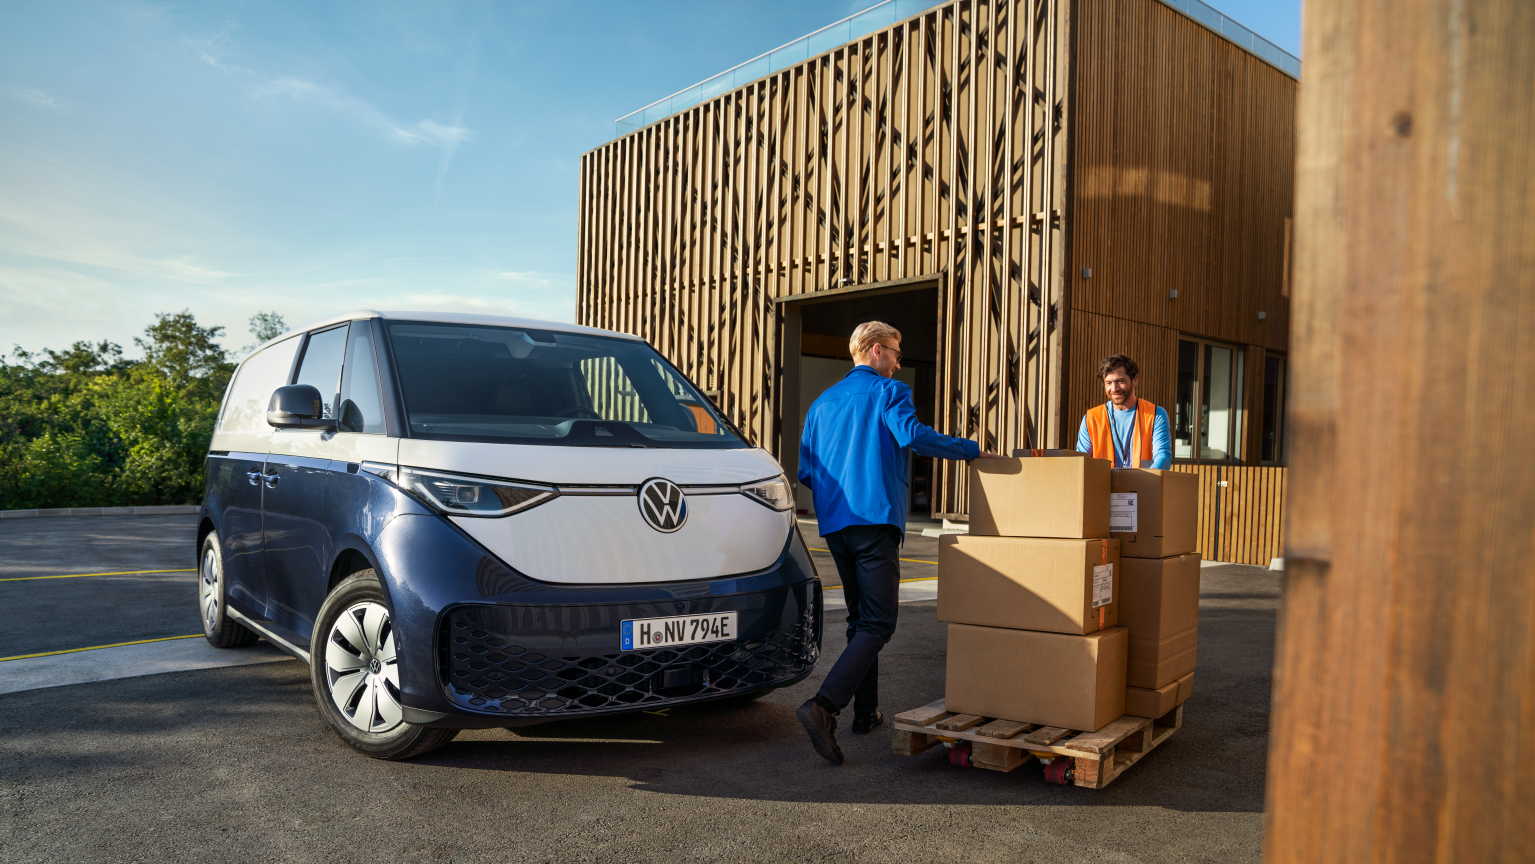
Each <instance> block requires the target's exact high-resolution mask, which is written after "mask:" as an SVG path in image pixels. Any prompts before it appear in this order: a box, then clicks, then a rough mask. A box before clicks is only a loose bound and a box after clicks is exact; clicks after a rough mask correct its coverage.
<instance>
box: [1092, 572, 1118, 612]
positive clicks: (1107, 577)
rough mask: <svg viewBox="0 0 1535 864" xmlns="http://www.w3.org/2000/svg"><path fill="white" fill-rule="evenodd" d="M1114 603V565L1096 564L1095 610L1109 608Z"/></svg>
mask: <svg viewBox="0 0 1535 864" xmlns="http://www.w3.org/2000/svg"><path fill="white" fill-rule="evenodd" d="M1113 602H1114V565H1113V564H1096V565H1094V566H1093V608H1094V609H1097V608H1098V607H1099V606H1107V605H1109V604H1110V603H1113Z"/></svg>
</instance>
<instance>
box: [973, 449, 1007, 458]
mask: <svg viewBox="0 0 1535 864" xmlns="http://www.w3.org/2000/svg"><path fill="white" fill-rule="evenodd" d="M975 458H977V459H1006V458H1007V457H1006V456H1003V455H1002V454H1001V453H992V452H989V451H987V450H982V451H981V454H980V455H979V456H977V457H975Z"/></svg>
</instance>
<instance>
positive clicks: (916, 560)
mask: <svg viewBox="0 0 1535 864" xmlns="http://www.w3.org/2000/svg"><path fill="white" fill-rule="evenodd" d="M805 548H806V549H809V550H810V551H811V552H825V553H826V554H827V555H830V554H831V550H830V549H817V548H815V547H814V546H806V547H805ZM895 560H897V561H909V562H911V563H912V564H937V563H938V562H937V561H928V560H925V559H922V558H897V559H895Z"/></svg>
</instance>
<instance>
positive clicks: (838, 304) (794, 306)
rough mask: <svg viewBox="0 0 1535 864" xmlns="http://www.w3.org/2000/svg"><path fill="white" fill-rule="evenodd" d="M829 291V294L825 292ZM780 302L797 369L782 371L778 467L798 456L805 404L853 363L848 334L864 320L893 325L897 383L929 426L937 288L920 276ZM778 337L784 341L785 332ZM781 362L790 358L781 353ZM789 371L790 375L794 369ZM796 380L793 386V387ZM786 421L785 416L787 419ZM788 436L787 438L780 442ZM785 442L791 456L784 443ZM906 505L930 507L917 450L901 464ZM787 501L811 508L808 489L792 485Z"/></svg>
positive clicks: (807, 511) (925, 513) (916, 512)
mask: <svg viewBox="0 0 1535 864" xmlns="http://www.w3.org/2000/svg"><path fill="white" fill-rule="evenodd" d="M828 293H830V292H828ZM795 300H797V301H798V302H792V303H789V304H786V305H787V307H788V308H786V310H785V311H786V313H787V314H786V315H785V326H786V327H787V328H789V329H790V330H791V331H792V330H794V329H796V328H797V330H798V335H799V339H798V341H799V354H798V358H797V359H798V368H797V369H796V370H791V369H788V368H786V369H785V376H784V377H785V380H784V386H785V389H786V391H787V390H791V389H792V390H793V391H794V392H792V393H791V392H785V394H784V399H783V420H784V425H783V429H784V433H785V439H786V440H785V442H784V443H785V445H786V446H785V450H784V456H785V459H784V466H785V467H786V468H789V467H790V463H791V461H792V462H794V463H796V464H797V462H798V453H799V436H800V433H801V432H802V431H803V429H804V428H805V417H806V414H807V413H808V412H809V410H810V405H811V403H812V402H814V401H815V400H816V397H817V396H820V395H821V393H822V392H824V391H825V390H826V389H827V388H828V387H830V386H832V385H833V384H836V383H837V382H838V381H841V380H842V379H843V377H844V376H846V375H847V373H848V372H850V371H852V369H853V355H852V353H851V352H850V351H849V350H848V339H849V337H851V336H852V335H853V330H854V329H855V328H856V327H857V326H858V325H859V324H862V323H864V322H865V321H883V322H885V323H886V324H889V325H890V326H892V327H894V328H895V329H897V330H899V331H901V368H900V370H899V371H897V372H896V373H895V378H896V380H898V381H902V382H904V383H905V384H906V385H907V386H909V387H911V390H912V402H913V403H914V404H915V405H916V409H917V419H919V420H921V421H922V422H923V423H926V424H928V425H929V426H931V425H933V421H934V419H935V413H936V408H937V404H938V392H937V373H938V322H939V310H938V286H937V285H936V284H935V283H933V282H931V281H926V282H925V283H923V284H919V285H915V286H911V287H904V286H901V287H882V286H873V287H871V288H869V289H866V290H853V291H850V292H847V293H843V292H835V294H834V296H830V297H825V298H824V299H823V298H821V297H817V296H814V295H811V296H809V297H805V298H804V299H803V300H800V299H799V298H795ZM786 336H788V337H790V338H789V339H787V340H786V341H788V342H789V344H792V341H793V340H792V336H793V333H787V334H786ZM785 360H786V364H785V365H786V367H787V366H788V364H789V363H793V362H794V358H791V357H786V358H785ZM796 373H797V374H796ZM796 379H797V386H795V385H794V382H795V380H796ZM791 417H792V418H793V422H792V423H791V422H790V418H791ZM791 435H792V438H793V440H792V442H791V441H790V440H788V439H789V438H790V437H791ZM791 443H792V444H793V450H792V455H791V451H790V450H789V447H788V446H787V445H789V444H791ZM908 480H909V482H910V486H909V487H908V490H909V491H908V495H907V509H908V512H909V515H911V516H916V517H921V518H926V517H929V516H931V514H932V508H933V460H932V459H930V458H928V457H925V456H916V455H915V454H914V455H913V456H912V458H911V464H910V467H909V468H908ZM796 489H797V491H796V500H795V506H796V508H797V509H799V510H800V512H801V513H802V514H804V515H813V514H814V504H813V503H812V502H811V496H810V492H809V490H806V489H798V487H797V486H796Z"/></svg>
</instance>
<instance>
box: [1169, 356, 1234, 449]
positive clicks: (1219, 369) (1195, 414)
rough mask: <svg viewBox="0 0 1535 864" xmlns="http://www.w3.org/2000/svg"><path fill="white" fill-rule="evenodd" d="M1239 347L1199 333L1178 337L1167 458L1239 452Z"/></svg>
mask: <svg viewBox="0 0 1535 864" xmlns="http://www.w3.org/2000/svg"><path fill="white" fill-rule="evenodd" d="M1244 360H1245V354H1244V352H1243V351H1242V350H1241V349H1239V348H1235V347H1232V346H1230V345H1222V344H1220V343H1218V342H1207V341H1205V340H1203V339H1180V340H1178V402H1177V405H1175V406H1174V413H1175V415H1176V416H1175V417H1174V418H1173V458H1175V459H1201V460H1212V461H1220V462H1227V461H1232V460H1238V459H1241V458H1242V379H1243V363H1244Z"/></svg>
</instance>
